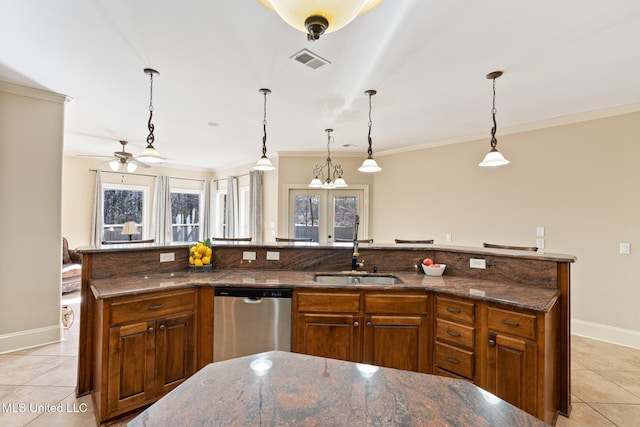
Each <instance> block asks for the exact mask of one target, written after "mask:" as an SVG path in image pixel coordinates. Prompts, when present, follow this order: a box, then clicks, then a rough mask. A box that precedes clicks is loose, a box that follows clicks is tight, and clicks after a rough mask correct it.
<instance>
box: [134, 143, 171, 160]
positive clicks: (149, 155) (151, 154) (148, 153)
mask: <svg viewBox="0 0 640 427" xmlns="http://www.w3.org/2000/svg"><path fill="white" fill-rule="evenodd" d="M136 159H138V160H140V161H141V162H144V163H163V162H164V158H163V157H162V156H161V155H160V153H158V150H156V149H155V148H153V146H151V145H148V146H147V148H145V149H144V150H142V154H140V155H139V156H138V157H136Z"/></svg>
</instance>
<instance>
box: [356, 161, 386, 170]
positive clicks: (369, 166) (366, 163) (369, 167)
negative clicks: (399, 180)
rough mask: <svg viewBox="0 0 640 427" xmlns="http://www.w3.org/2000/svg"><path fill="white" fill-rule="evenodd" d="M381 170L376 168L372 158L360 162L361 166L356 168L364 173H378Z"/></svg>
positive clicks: (376, 165) (376, 164)
mask: <svg viewBox="0 0 640 427" xmlns="http://www.w3.org/2000/svg"><path fill="white" fill-rule="evenodd" d="M381 170H382V168H381V167H380V166H378V163H376V161H375V160H374V159H372V158H368V159H365V161H364V162H362V166H360V167H359V168H358V171H360V172H365V173H374V172H380V171H381Z"/></svg>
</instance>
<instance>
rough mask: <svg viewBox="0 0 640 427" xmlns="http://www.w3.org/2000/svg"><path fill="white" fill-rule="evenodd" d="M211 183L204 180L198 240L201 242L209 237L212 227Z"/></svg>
mask: <svg viewBox="0 0 640 427" xmlns="http://www.w3.org/2000/svg"><path fill="white" fill-rule="evenodd" d="M212 185H213V182H211V181H207V180H206V179H205V180H204V203H203V205H204V209H203V212H202V217H201V224H202V231H201V233H200V238H201V239H202V240H207V239H208V238H210V237H211V228H212V226H213V221H212V215H211V214H212V212H213V203H212V201H211V200H212V198H213V197H212V190H211V187H212Z"/></svg>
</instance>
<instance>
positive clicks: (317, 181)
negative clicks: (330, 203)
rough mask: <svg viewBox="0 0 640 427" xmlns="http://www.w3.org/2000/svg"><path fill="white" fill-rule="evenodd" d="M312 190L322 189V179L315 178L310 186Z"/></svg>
mask: <svg viewBox="0 0 640 427" xmlns="http://www.w3.org/2000/svg"><path fill="white" fill-rule="evenodd" d="M309 187H310V188H322V181H320V178H318V177H317V176H316V177H315V178H313V179H312V180H311V183H310V184H309Z"/></svg>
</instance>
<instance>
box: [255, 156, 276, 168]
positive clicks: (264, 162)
mask: <svg viewBox="0 0 640 427" xmlns="http://www.w3.org/2000/svg"><path fill="white" fill-rule="evenodd" d="M253 169H254V170H257V171H272V170H275V169H276V168H275V166H273V164H271V160H269V159H268V158H267V157H266V156H262V157H260V158H259V159H258V161H257V162H256V165H255V166H254V167H253Z"/></svg>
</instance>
